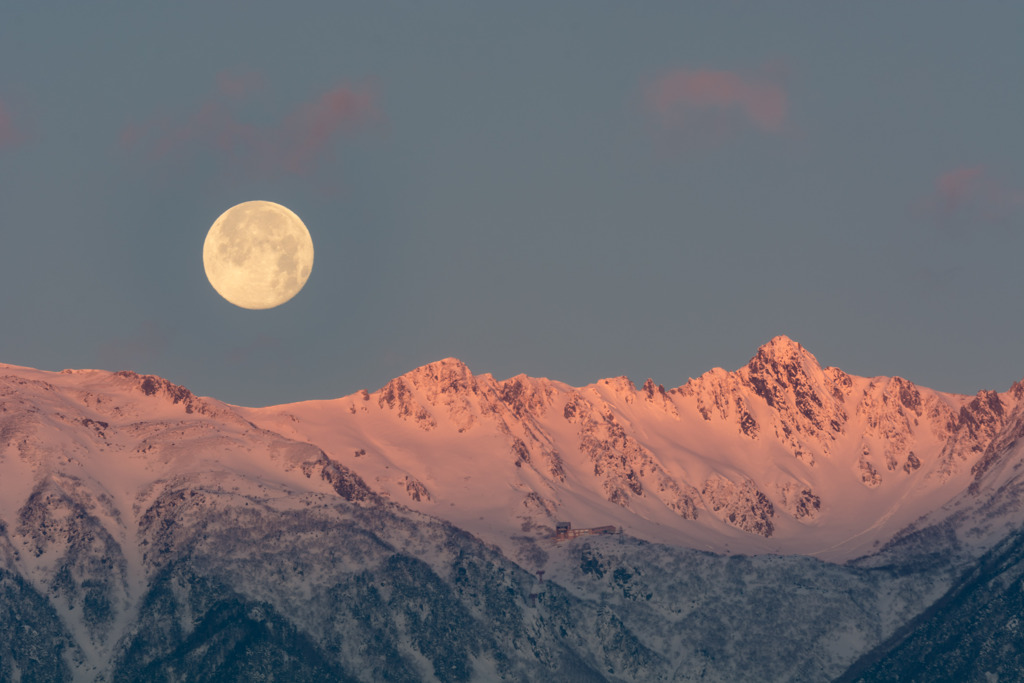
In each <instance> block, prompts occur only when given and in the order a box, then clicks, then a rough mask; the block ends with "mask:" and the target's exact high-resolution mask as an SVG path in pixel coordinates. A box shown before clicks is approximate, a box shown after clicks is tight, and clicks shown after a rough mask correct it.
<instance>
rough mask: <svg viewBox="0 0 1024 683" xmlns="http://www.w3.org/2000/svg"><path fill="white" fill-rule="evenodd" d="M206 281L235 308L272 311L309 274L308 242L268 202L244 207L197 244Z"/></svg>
mask: <svg viewBox="0 0 1024 683" xmlns="http://www.w3.org/2000/svg"><path fill="white" fill-rule="evenodd" d="M203 266H204V267H205V268H206V277H207V278H208V279H209V280H210V284H211V285H213V288H214V289H215V290H217V293H218V294H220V295H221V296H222V297H224V298H225V299H227V300H228V301H230V302H231V303H233V304H234V305H236V306H240V307H242V308H251V309H264V308H274V307H275V306H280V305H281V304H283V303H285V302H286V301H288V300H289V299H291V298H292V297H293V296H295V295H296V294H298V293H299V290H301V289H302V287H303V285H305V284H306V280H308V279H309V274H310V272H312V270H313V239H312V238H311V237H310V236H309V230H307V229H306V226H305V225H304V224H303V222H302V220H301V219H300V218H299V217H298V216H296V215H295V214H294V213H292V212H291V211H290V210H289V209H288V208H286V207H284V206H281V205H280V204H275V203H274V202H264V201H255V202H244V203H242V204H238V205H236V206H232V207H231V208H230V209H228V210H227V211H225V212H224V213H222V214H221V215H220V218H218V219H217V220H216V221H214V223H213V226H212V227H211V228H210V232H209V233H207V235H206V242H205V243H203Z"/></svg>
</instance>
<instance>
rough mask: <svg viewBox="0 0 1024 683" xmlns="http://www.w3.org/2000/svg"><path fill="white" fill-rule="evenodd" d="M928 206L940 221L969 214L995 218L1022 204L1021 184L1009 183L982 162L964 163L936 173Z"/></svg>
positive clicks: (1022, 191) (1023, 193)
mask: <svg viewBox="0 0 1024 683" xmlns="http://www.w3.org/2000/svg"><path fill="white" fill-rule="evenodd" d="M928 206H929V207H930V208H931V209H932V211H934V212H935V213H937V214H938V216H939V218H940V219H941V220H943V221H948V220H951V219H953V218H957V217H969V216H971V215H976V216H978V217H980V218H984V219H986V220H997V221H998V220H1002V219H1003V218H1006V217H1007V216H1008V215H1009V214H1011V213H1014V212H1016V211H1018V210H1020V209H1022V208H1024V188H1018V189H1013V188H1011V187H1008V186H1007V185H1006V184H1004V183H1002V182H1000V181H999V180H998V179H996V178H994V177H992V174H991V173H989V172H988V170H987V169H986V168H985V167H984V166H963V167H960V168H955V169H953V170H951V171H947V172H946V173H943V174H942V175H940V176H939V177H938V179H937V180H936V181H935V191H934V193H933V195H932V198H931V199H930V200H929V201H928Z"/></svg>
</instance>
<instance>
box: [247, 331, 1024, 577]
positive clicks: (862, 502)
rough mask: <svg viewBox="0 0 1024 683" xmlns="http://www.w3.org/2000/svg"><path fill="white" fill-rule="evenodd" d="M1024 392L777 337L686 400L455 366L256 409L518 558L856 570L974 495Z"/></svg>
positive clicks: (669, 393)
mask: <svg viewBox="0 0 1024 683" xmlns="http://www.w3.org/2000/svg"><path fill="white" fill-rule="evenodd" d="M1022 397H1024V385H1022V384H1021V383H1020V382H1018V383H1016V384H1014V385H1013V387H1012V388H1011V389H1010V390H1009V391H1007V392H1004V393H996V392H993V391H981V392H979V393H978V394H977V395H976V396H960V395H953V394H946V393H941V392H937V391H932V390H930V389H926V388H923V387H917V386H915V385H914V384H913V383H911V382H909V381H907V380H905V379H902V378H899V377H891V378H890V377H873V378H865V377H855V376H852V375H849V374H847V373H845V372H843V371H842V370H840V369H838V368H832V367H828V368H822V367H821V366H820V365H819V364H818V362H817V360H816V359H815V357H814V356H813V355H811V354H810V353H809V352H808V351H807V350H805V349H804V348H803V347H802V346H800V345H799V344H798V343H796V342H794V341H792V340H790V339H788V338H786V337H776V338H775V339H773V340H771V341H770V342H769V343H767V344H765V345H764V346H763V347H761V348H760V349H759V350H758V352H757V354H756V355H755V356H754V357H753V358H752V359H751V360H750V362H749V363H748V364H747V365H746V366H744V367H742V368H740V369H739V370H736V371H734V372H726V371H725V370H721V369H715V370H711V371H710V372H707V373H705V374H704V375H702V376H701V377H699V378H697V379H691V380H690V381H689V382H687V383H686V384H684V385H683V386H681V387H678V388H674V389H668V390H666V389H665V388H664V387H662V386H660V385H656V384H655V383H654V382H653V380H650V379H648V380H647V381H646V382H645V383H644V384H643V386H641V387H640V388H639V389H638V388H637V387H636V386H635V385H634V384H633V382H631V381H630V380H629V379H627V378H625V377H618V378H613V379H606V380H601V381H599V382H597V383H596V384H592V385H589V386H586V387H581V388H576V387H570V386H568V385H566V384H563V383H560V382H556V381H552V380H548V379H534V378H530V377H526V376H524V375H520V376H517V377H513V378H511V379H507V380H504V381H498V380H495V379H494V378H493V377H491V376H490V375H486V374H485V375H473V374H472V372H470V370H469V368H467V367H466V366H465V365H464V364H463V363H461V362H459V361H457V360H455V359H445V360H442V361H439V362H436V363H431V364H430V365H427V366H424V367H421V368H418V369H416V370H413V371H412V372H409V373H407V374H405V375H402V376H401V377H398V378H396V379H394V380H392V381H391V382H389V383H388V384H387V385H386V386H384V387H383V388H381V389H380V390H379V391H376V392H374V393H372V394H371V393H368V392H365V391H364V392H360V393H358V394H355V395H352V396H348V397H345V398H340V399H336V400H332V401H311V402H306V403H297V404H292V405H285V406H275V407H270V408H261V409H240V412H241V414H243V415H245V416H246V418H247V419H249V420H251V421H252V422H253V423H254V424H256V425H259V426H260V427H262V428H264V429H267V430H269V431H273V432H275V433H278V434H281V435H283V436H287V437H288V438H292V439H296V440H299V441H305V442H308V443H311V444H315V445H317V446H318V447H320V448H322V449H323V450H324V451H325V452H326V453H327V454H328V455H330V456H331V457H332V458H335V459H337V460H338V461H340V462H343V463H345V465H346V466H347V467H350V468H352V469H353V470H354V471H356V472H358V473H359V474H360V475H361V476H362V477H363V478H364V480H365V481H366V482H367V483H368V484H369V485H370V487H371V488H372V489H374V490H375V491H378V492H380V493H381V494H382V495H387V496H390V497H391V498H392V499H393V500H396V501H399V502H401V503H403V504H405V505H409V506H411V507H413V508H414V509H417V510H421V511H423V512H427V513H429V514H432V515H436V516H438V517H441V518H444V519H447V520H449V521H451V522H453V523H455V524H458V525H459V526H460V527H462V528H465V529H468V530H471V531H472V532H473V533H475V534H478V535H480V536H481V537H482V538H485V539H487V540H488V541H491V542H494V543H496V544H498V545H504V541H503V539H507V538H509V537H510V536H512V535H515V534H516V533H522V532H523V531H529V530H531V529H534V528H542V529H544V530H545V532H547V533H553V531H554V525H555V522H556V521H559V520H566V521H570V522H571V523H573V524H575V525H577V526H584V527H596V526H601V525H609V524H610V525H615V526H621V527H622V528H623V529H624V530H625V531H626V532H628V533H630V534H631V535H635V536H638V537H640V538H645V539H649V540H654V541H658V542H663V543H668V544H673V545H683V546H686V547H692V548H701V549H707V550H711V551H714V552H733V553H736V552H742V553H764V552H773V553H799V554H806V555H814V556H817V557H821V558H824V559H829V560H847V559H851V558H853V557H857V556H859V555H864V554H868V553H870V552H872V551H873V550H874V549H877V548H878V547H880V545H881V544H883V543H885V542H886V541H887V540H889V539H890V538H891V537H892V536H893V535H894V534H895V533H896V532H898V531H899V530H900V529H902V528H904V527H905V526H907V525H908V524H910V523H911V522H913V521H915V520H917V519H918V518H919V517H921V516H922V515H926V514H929V513H934V512H935V511H937V510H939V509H940V508H942V506H944V505H946V504H947V503H949V502H950V501H952V500H953V499H955V498H957V497H958V496H962V495H964V494H965V493H966V492H967V490H968V489H969V488H970V486H971V484H972V483H973V482H974V481H975V475H976V474H977V473H978V468H979V467H984V459H985V454H986V451H988V450H990V446H991V447H992V449H995V450H999V451H1002V450H1006V448H1005V447H1004V448H999V444H1000V443H1001V442H1006V443H1005V444H1004V446H1006V445H1008V443H1009V441H1012V439H1010V438H1009V436H1008V435H1010V434H1012V433H1013V430H1014V429H1015V428H1017V427H1019V425H1020V405H1021V403H1022Z"/></svg>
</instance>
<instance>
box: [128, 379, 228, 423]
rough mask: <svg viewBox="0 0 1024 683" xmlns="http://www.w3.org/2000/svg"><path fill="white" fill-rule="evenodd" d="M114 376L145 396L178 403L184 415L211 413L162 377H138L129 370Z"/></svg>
mask: <svg viewBox="0 0 1024 683" xmlns="http://www.w3.org/2000/svg"><path fill="white" fill-rule="evenodd" d="M115 376H116V377H119V378H121V379H123V380H127V381H128V383H129V384H130V385H131V386H132V387H133V388H135V389H137V390H139V391H141V392H142V393H143V394H145V395H146V396H162V397H164V398H167V399H170V401H171V403H173V404H174V405H178V404H179V403H180V404H181V405H182V407H183V408H184V409H185V412H186V413H193V412H197V413H204V414H207V413H210V412H211V411H210V409H209V406H207V405H206V403H205V402H204V401H203V400H202V399H200V398H199V397H198V396H196V395H195V394H193V393H192V392H191V391H189V390H188V389H187V388H185V387H183V386H181V385H179V384H174V383H173V382H171V381H169V380H166V379H164V378H163V377H158V376H156V375H140V374H138V373H137V372H132V371H131V370H121V371H120V372H117V373H115Z"/></svg>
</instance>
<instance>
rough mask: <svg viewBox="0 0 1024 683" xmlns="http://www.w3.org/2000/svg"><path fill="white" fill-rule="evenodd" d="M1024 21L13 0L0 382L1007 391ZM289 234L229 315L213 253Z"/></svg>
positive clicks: (5, 71) (821, 12)
mask: <svg viewBox="0 0 1024 683" xmlns="http://www.w3.org/2000/svg"><path fill="white" fill-rule="evenodd" d="M1022 33H1024V4H1021V3H1007V2H973V3H963V2H943V1H933V2H928V3H920V2H903V3H881V2H875V3H807V2H801V3H789V2H772V3H757V2H749V3H735V2H716V3H710V2H708V3H679V2H648V3H640V4H633V3H620V2H602V1H599V0H592V1H591V0H588V1H587V2H582V1H581V2H515V3H511V2H508V3H505V2H502V3H499V2H431V3H411V2H407V3H402V2H396V3H383V2H347V3H339V2H296V3H280V2H263V1H260V0H250V1H248V2H245V3H241V2H216V1H213V0H205V1H204V2H175V3H104V2H89V3H82V2H64V3H61V2H48V3H18V4H13V5H11V6H8V7H5V8H4V18H3V22H0V292H2V294H0V362H5V363H11V364H15V365H26V366H31V367H36V368H41V369H47V370H60V369H62V368H104V369H109V370H121V369H130V370H134V371H137V372H140V373H148V374H158V375H161V376H163V377H166V378H168V379H170V380H171V381H173V382H176V383H178V384H183V385H185V386H187V387H188V388H189V389H191V390H192V391H193V392H195V393H197V394H200V395H206V396H214V397H216V398H219V399H221V400H224V401H228V402H230V403H234V404H240V405H253V406H256V405H268V404H275V403H286V402H293V401H299V400H305V399H322V398H334V397H338V396H343V395H347V394H351V393H353V392H356V391H358V390H359V389H362V388H367V389H369V390H371V391H372V390H374V389H377V388H379V387H380V386H382V385H384V384H385V383H387V381H388V380H390V379H391V378H392V377H395V376H398V375H400V374H402V373H405V372H407V371H409V370H411V369H413V368H416V367H418V366H420V365H423V364H426V363H429V362H432V361H435V360H439V359H442V358H445V357H456V358H459V359H461V360H462V361H464V362H465V363H467V364H468V365H469V367H470V368H471V369H472V370H473V372H474V373H477V374H479V373H486V372H489V373H492V374H493V375H494V376H495V377H496V378H498V379H504V378H506V377H510V376H513V375H516V374H519V373H526V374H528V375H531V376H535V377H549V378H552V379H556V380H561V381H564V382H568V383H570V384H573V385H577V386H579V385H583V384H588V383H591V382H594V381H596V380H598V379H600V378H604V377H611V376H619V375H626V376H628V377H630V378H631V379H632V380H633V381H634V382H637V383H642V382H643V381H644V380H645V379H646V378H647V377H652V378H653V379H654V380H655V382H658V383H662V384H664V385H665V386H666V387H673V386H678V385H680V384H683V383H684V382H686V380H687V379H688V378H689V377H697V376H699V375H700V374H702V373H704V372H705V371H707V370H709V369H711V368H713V367H724V368H726V369H728V370H733V369H735V368H738V367H740V366H742V365H743V364H745V363H746V362H747V361H748V360H749V359H750V357H751V356H752V355H753V354H754V353H755V352H756V350H757V348H758V346H760V345H761V344H763V343H765V342H767V341H768V340H769V339H771V338H772V337H774V336H776V335H779V334H785V335H788V336H790V337H792V338H793V339H795V340H797V341H799V342H801V343H802V344H803V345H804V346H805V347H806V348H807V349H808V350H810V351H811V352H812V353H814V354H815V355H816V356H817V358H818V360H819V361H820V362H821V363H822V364H823V365H835V366H838V367H841V368H843V369H844V370H846V371H848V372H851V373H854V374H858V375H866V376H875V375H900V376H902V377H906V378H908V379H910V380H911V381H913V382H915V383H918V384H921V385H924V386H929V387H932V388H935V389H939V390H943V391H951V392H959V393H972V394H973V393H975V392H976V391H978V390H979V389H996V390H1000V391H1004V390H1006V389H1008V388H1009V386H1010V384H1011V383H1012V382H1013V381H1015V380H1018V379H1021V378H1022V377H1024V315H1022V313H1024V311H1022V272H1024V269H1022V268H1021V254H1024V130H1022V126H1024V78H1021V73H1022V71H1024V68H1022V67H1024V43H1022V42H1021V40H1020V36H1021V34H1022ZM254 199H263V200H269V201H274V202H278V203H280V204H283V205H285V206H287V207H289V208H290V209H291V210H292V211H294V212H295V213H296V214H298V215H299V216H300V217H301V218H302V219H303V221H304V222H305V224H306V226H307V227H308V229H309V231H310V234H311V235H312V238H313V242H314V244H315V248H316V260H315V263H314V267H313V272H312V275H311V277H310V279H309V281H308V282H307V284H306V286H305V288H304V289H303V290H302V291H301V292H300V293H299V294H298V295H297V296H296V297H295V298H294V299H292V300H291V301H290V302H288V303H287V304H285V305H283V306H280V307H278V308H274V309H270V310H264V311H251V310H245V309H240V308H237V307H235V306H233V305H231V304H230V303H228V302H227V301H225V300H223V299H222V298H220V297H219V296H218V295H217V293H216V292H215V291H214V290H213V288H212V287H211V286H210V284H209V282H208V281H207V279H206V277H205V274H204V270H203V263H202V247H203V240H204V239H205V236H206V233H207V231H208V230H209V228H210V226H211V225H212V223H213V222H214V220H216V218H217V217H218V216H219V215H220V214H221V213H222V212H223V211H225V210H226V209H227V208H229V207H230V206H232V205H234V204H237V203H240V202H243V201H249V200H254Z"/></svg>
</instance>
